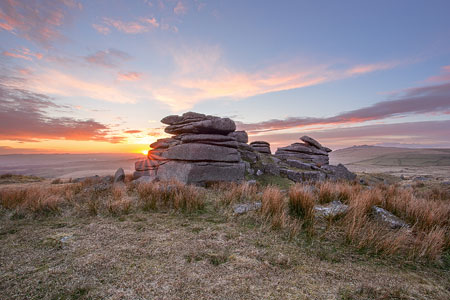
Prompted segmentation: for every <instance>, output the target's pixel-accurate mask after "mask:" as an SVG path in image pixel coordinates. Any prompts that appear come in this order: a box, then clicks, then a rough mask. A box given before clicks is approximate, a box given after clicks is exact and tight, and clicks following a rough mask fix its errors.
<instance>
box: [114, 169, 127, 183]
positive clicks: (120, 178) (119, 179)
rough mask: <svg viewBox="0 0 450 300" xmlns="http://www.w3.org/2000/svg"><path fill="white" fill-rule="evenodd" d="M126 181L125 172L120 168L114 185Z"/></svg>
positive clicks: (115, 175)
mask: <svg viewBox="0 0 450 300" xmlns="http://www.w3.org/2000/svg"><path fill="white" fill-rule="evenodd" d="M124 180H125V172H124V171H123V169H122V168H118V169H117V171H116V174H114V183H117V182H124Z"/></svg>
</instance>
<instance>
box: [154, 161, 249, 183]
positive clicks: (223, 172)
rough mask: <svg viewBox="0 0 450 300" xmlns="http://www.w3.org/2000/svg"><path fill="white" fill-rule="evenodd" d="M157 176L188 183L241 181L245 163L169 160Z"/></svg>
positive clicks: (160, 168) (162, 178)
mask: <svg viewBox="0 0 450 300" xmlns="http://www.w3.org/2000/svg"><path fill="white" fill-rule="evenodd" d="M156 174H157V175H156V176H157V178H158V179H160V180H169V179H176V180H178V181H180V182H184V183H187V184H198V185H204V184H206V183H213V182H222V181H229V182H239V181H242V180H243V179H244V175H245V164H244V163H242V162H238V163H225V162H185V161H169V162H167V163H165V164H163V165H161V166H160V167H159V168H158V170H157V172H156Z"/></svg>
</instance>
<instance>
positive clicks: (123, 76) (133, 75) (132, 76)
mask: <svg viewBox="0 0 450 300" xmlns="http://www.w3.org/2000/svg"><path fill="white" fill-rule="evenodd" d="M141 76H142V74H141V73H138V72H127V73H122V72H119V74H118V75H117V80H120V81H136V80H139V79H141Z"/></svg>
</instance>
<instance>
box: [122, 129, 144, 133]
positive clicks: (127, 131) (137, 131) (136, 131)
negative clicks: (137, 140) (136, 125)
mask: <svg viewBox="0 0 450 300" xmlns="http://www.w3.org/2000/svg"><path fill="white" fill-rule="evenodd" d="M124 132H125V133H128V134H134V133H141V132H142V131H141V130H126V131H124Z"/></svg>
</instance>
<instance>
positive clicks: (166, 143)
mask: <svg viewBox="0 0 450 300" xmlns="http://www.w3.org/2000/svg"><path fill="white" fill-rule="evenodd" d="M179 143H180V142H179V141H178V140H176V139H174V138H167V139H159V140H157V141H156V142H154V143H153V144H151V145H150V148H152V149H166V148H169V147H171V146H175V145H178V144H179Z"/></svg>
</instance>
